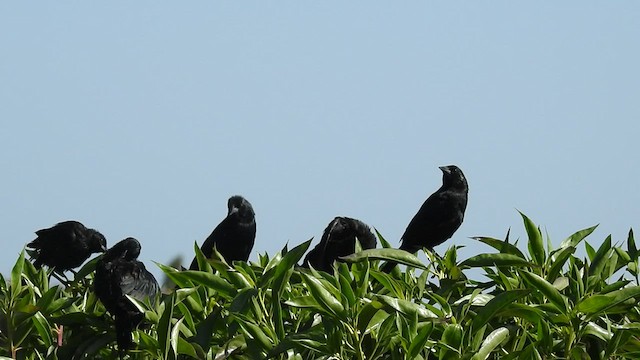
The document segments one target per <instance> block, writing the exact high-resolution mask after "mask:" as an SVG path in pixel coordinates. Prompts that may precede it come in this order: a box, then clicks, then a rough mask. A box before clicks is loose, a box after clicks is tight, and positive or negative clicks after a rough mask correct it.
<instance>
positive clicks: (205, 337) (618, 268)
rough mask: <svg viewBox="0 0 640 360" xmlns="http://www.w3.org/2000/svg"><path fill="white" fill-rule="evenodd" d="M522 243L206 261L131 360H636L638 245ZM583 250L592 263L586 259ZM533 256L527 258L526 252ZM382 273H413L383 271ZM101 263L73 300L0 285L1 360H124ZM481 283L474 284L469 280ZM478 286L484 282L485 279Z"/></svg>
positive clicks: (534, 231) (539, 237)
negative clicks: (100, 280)
mask: <svg viewBox="0 0 640 360" xmlns="http://www.w3.org/2000/svg"><path fill="white" fill-rule="evenodd" d="M522 218H523V221H524V226H525V229H526V232H527V235H528V236H527V237H528V239H527V241H526V251H525V250H523V249H521V248H519V247H518V244H517V242H515V243H512V242H510V241H509V236H508V234H507V236H506V238H505V239H503V240H502V239H496V238H490V237H477V238H474V239H475V240H476V241H479V242H482V243H484V244H486V245H488V246H490V247H491V248H493V249H494V251H493V252H490V253H485V254H479V255H475V256H473V257H471V258H469V259H465V260H463V261H459V260H458V259H457V248H456V247H451V248H449V249H448V250H446V252H445V253H444V254H443V255H442V256H438V255H437V254H435V253H427V255H428V257H429V262H428V263H427V264H423V263H422V262H420V261H419V260H418V259H417V258H416V257H415V256H413V255H411V254H408V253H406V252H404V251H401V250H396V249H391V248H390V247H389V244H388V243H387V242H386V241H384V239H382V237H380V239H381V242H382V244H383V245H384V247H385V248H382V249H374V250H366V251H361V252H357V253H356V254H354V255H351V256H349V257H347V258H344V260H345V262H343V263H339V264H336V266H334V271H333V273H325V272H317V271H315V270H313V269H301V268H299V267H298V266H297V264H298V263H299V262H300V259H301V258H302V256H303V255H304V253H305V252H306V250H307V248H308V247H309V244H310V241H307V242H305V243H303V244H301V245H299V246H296V247H294V248H292V249H288V248H287V247H285V248H284V249H283V250H282V251H280V252H279V253H277V254H275V255H274V256H272V257H271V256H268V255H262V256H260V257H259V259H258V262H257V263H243V262H239V263H235V264H234V265H233V266H230V265H229V264H227V263H225V262H224V260H222V259H221V258H220V257H219V256H217V258H215V259H214V260H210V261H207V260H205V259H204V257H203V256H202V254H201V253H200V252H199V249H198V248H197V246H196V247H195V250H196V254H197V257H198V262H199V264H200V265H201V268H205V269H207V271H179V270H177V269H174V268H172V267H168V266H164V265H161V264H158V266H159V267H160V269H162V271H163V272H164V274H166V276H167V277H168V278H169V279H171V280H172V281H173V282H174V283H175V284H176V286H175V289H173V290H172V291H168V293H166V294H164V295H163V296H162V298H161V299H159V300H158V301H156V303H154V304H149V303H146V304H145V303H139V302H138V303H136V304H137V306H138V307H139V308H140V310H141V311H144V312H145V321H144V324H143V325H142V326H141V327H140V328H139V329H138V330H136V331H135V332H134V341H135V342H136V343H137V348H136V349H135V350H131V351H129V352H128V355H127V357H128V358H130V359H191V358H193V359H267V358H271V359H474V360H475V359H487V358H501V359H518V358H526V359H552V358H565V359H611V358H614V359H615V358H617V359H627V358H628V359H636V358H640V340H639V336H640V321H639V319H640V313H639V310H640V308H639V307H638V299H640V286H639V285H640V284H639V283H638V255H639V252H638V249H637V248H636V244H635V241H634V238H633V232H632V231H630V232H629V236H628V238H627V239H626V241H625V242H623V243H622V244H613V243H612V239H611V237H610V236H609V237H607V238H606V239H605V240H604V241H603V242H602V243H601V244H600V245H599V246H597V247H594V246H593V245H591V244H590V243H589V242H587V241H586V240H585V238H586V237H587V236H588V235H589V234H591V233H592V232H593V230H594V229H595V226H594V227H591V228H588V229H584V230H580V231H578V232H576V233H574V234H573V235H571V236H569V237H568V238H567V239H566V240H564V241H563V242H562V243H561V244H560V246H559V247H557V248H552V246H551V245H550V244H551V242H550V240H549V239H548V238H547V237H546V236H543V234H542V232H541V231H540V229H539V228H538V227H537V226H536V225H535V224H534V223H533V222H532V221H531V220H530V219H529V218H527V217H526V216H525V215H522ZM581 244H583V245H584V248H585V253H586V256H585V257H584V258H580V257H578V256H577V255H576V249H577V248H578V247H579V246H580V245H581ZM522 247H524V246H522ZM384 260H395V261H397V262H399V263H401V264H403V266H401V267H396V269H394V271H393V272H392V273H390V274H387V273H384V272H381V271H380V270H379V267H380V266H379V265H380V264H381V263H382V262H383V261H384ZM94 267H95V259H94V260H92V261H90V262H88V263H87V264H86V265H85V266H84V267H83V268H82V269H81V270H80V271H79V272H78V274H77V275H76V276H75V278H74V280H73V281H72V282H71V283H70V284H69V285H68V286H66V287H63V286H62V285H53V286H52V285H51V284H50V282H49V274H48V273H47V272H46V271H45V270H36V269H35V268H34V266H33V265H32V264H31V263H30V262H29V261H28V260H27V259H25V257H24V252H23V253H22V254H21V255H20V257H19V258H18V260H17V262H16V263H15V266H14V267H13V270H12V271H11V274H10V278H7V279H5V278H4V277H2V276H1V275H0V277H2V279H0V358H9V357H10V358H15V359H114V358H117V357H118V351H117V349H116V345H115V333H114V329H113V319H112V318H111V317H110V316H109V315H108V314H105V310H104V307H103V306H102V304H101V303H100V302H99V301H98V300H97V299H96V296H95V294H94V293H93V291H92V289H91V282H92V276H93V275H92V272H93V269H94ZM470 274H474V277H475V278H480V279H481V280H473V279H471V278H469V277H468V275H470ZM476 275H478V276H476Z"/></svg>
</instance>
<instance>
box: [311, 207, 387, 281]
mask: <svg viewBox="0 0 640 360" xmlns="http://www.w3.org/2000/svg"><path fill="white" fill-rule="evenodd" d="M356 238H357V239H358V241H360V245H361V246H362V249H363V250H365V249H373V248H375V247H376V244H377V240H376V237H375V235H373V233H372V232H371V229H370V228H369V226H368V225H367V224H365V223H363V222H362V221H360V220H356V219H352V218H348V217H336V218H335V219H333V220H332V221H331V222H330V223H329V225H328V226H327V227H326V229H325V230H324V233H323V234H322V238H321V239H320V242H319V243H318V244H317V245H316V246H315V247H314V248H313V249H312V250H311V251H309V253H307V256H306V257H305V259H304V263H303V265H302V266H303V267H309V266H312V267H313V268H314V269H316V270H322V271H326V272H329V271H331V266H332V265H333V262H334V261H336V260H338V258H339V257H341V256H347V255H351V254H353V253H354V252H355V247H356Z"/></svg>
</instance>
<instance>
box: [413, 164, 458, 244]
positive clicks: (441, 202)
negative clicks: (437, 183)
mask: <svg viewBox="0 0 640 360" xmlns="http://www.w3.org/2000/svg"><path fill="white" fill-rule="evenodd" d="M440 170H442V173H443V174H442V186H441V187H440V188H439V189H438V190H437V191H436V192H434V193H433V194H431V196H429V198H427V200H426V201H425V202H424V204H422V207H420V210H418V212H417V213H416V215H415V216H414V217H413V219H411V222H410V223H409V225H408V226H407V229H406V230H405V232H404V235H402V245H401V246H400V249H402V250H406V251H408V252H411V253H415V252H416V251H418V250H420V249H422V248H427V249H432V248H433V247H434V246H436V245H440V244H442V243H443V242H445V241H446V240H447V239H449V238H450V237H451V236H453V233H455V232H456V230H458V228H459V227H460V225H461V224H462V220H463V219H464V211H465V209H466V208H467V194H468V192H469V187H468V185H467V179H466V178H465V177H464V174H463V173H462V170H460V169H459V168H458V167H457V166H455V165H448V166H442V167H440Z"/></svg>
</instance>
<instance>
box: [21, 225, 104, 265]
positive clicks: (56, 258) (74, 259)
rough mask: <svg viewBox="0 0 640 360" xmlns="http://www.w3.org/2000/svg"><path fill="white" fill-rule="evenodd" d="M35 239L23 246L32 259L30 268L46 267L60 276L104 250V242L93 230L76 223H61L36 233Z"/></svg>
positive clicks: (100, 235) (99, 234)
mask: <svg viewBox="0 0 640 360" xmlns="http://www.w3.org/2000/svg"><path fill="white" fill-rule="evenodd" d="M36 235H38V237H36V238H35V240H33V241H31V242H30V243H29V244H27V246H28V247H30V248H32V249H33V250H32V251H31V253H32V256H33V258H34V259H35V261H34V263H33V265H34V266H35V267H36V268H40V267H41V266H42V265H47V266H48V267H50V268H52V269H53V270H54V271H55V272H58V273H63V272H64V271H67V270H71V269H73V268H76V267H78V266H80V265H82V263H83V262H85V261H86V260H87V259H88V258H89V256H91V254H92V253H97V252H104V251H106V250H107V240H106V239H105V238H104V236H103V235H102V234H101V233H99V232H98V231H96V230H94V229H87V228H86V227H85V226H84V225H82V224H81V223H79V222H77V221H64V222H61V223H58V224H56V225H54V226H52V227H50V228H48V229H42V230H38V231H36Z"/></svg>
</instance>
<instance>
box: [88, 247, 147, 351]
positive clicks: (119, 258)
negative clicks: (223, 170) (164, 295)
mask: <svg viewBox="0 0 640 360" xmlns="http://www.w3.org/2000/svg"><path fill="white" fill-rule="evenodd" d="M140 250H141V246H140V243H139V242H138V240H136V239H134V238H126V239H124V240H122V241H120V242H119V243H117V244H115V245H114V246H113V247H112V248H110V249H109V250H107V252H106V253H105V254H104V255H103V256H102V258H101V259H100V260H98V263H97V264H96V274H95V277H94V280H93V289H94V291H95V293H96V295H97V296H98V298H99V299H100V301H101V302H102V304H103V305H104V307H105V308H106V309H107V311H108V312H109V313H110V314H111V315H113V316H114V317H115V325H116V339H117V342H118V350H119V351H120V352H121V353H122V352H124V351H125V350H127V349H130V348H131V347H132V345H133V344H132V339H131V332H132V331H133V330H134V329H135V328H136V326H138V324H140V322H141V321H142V319H143V318H144V315H143V314H142V313H141V312H140V311H139V310H138V308H137V307H136V306H135V305H134V304H133V303H132V302H131V301H130V300H129V299H128V298H127V297H126V295H129V296H131V297H132V298H134V299H136V300H139V301H145V300H146V299H149V300H150V301H154V299H155V298H156V296H157V295H158V294H159V292H160V286H159V285H158V282H157V281H156V279H155V277H154V276H153V275H152V274H151V273H150V272H149V271H147V269H146V268H145V266H144V264H143V263H141V262H140V261H138V260H137V258H138V256H139V255H140Z"/></svg>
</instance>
